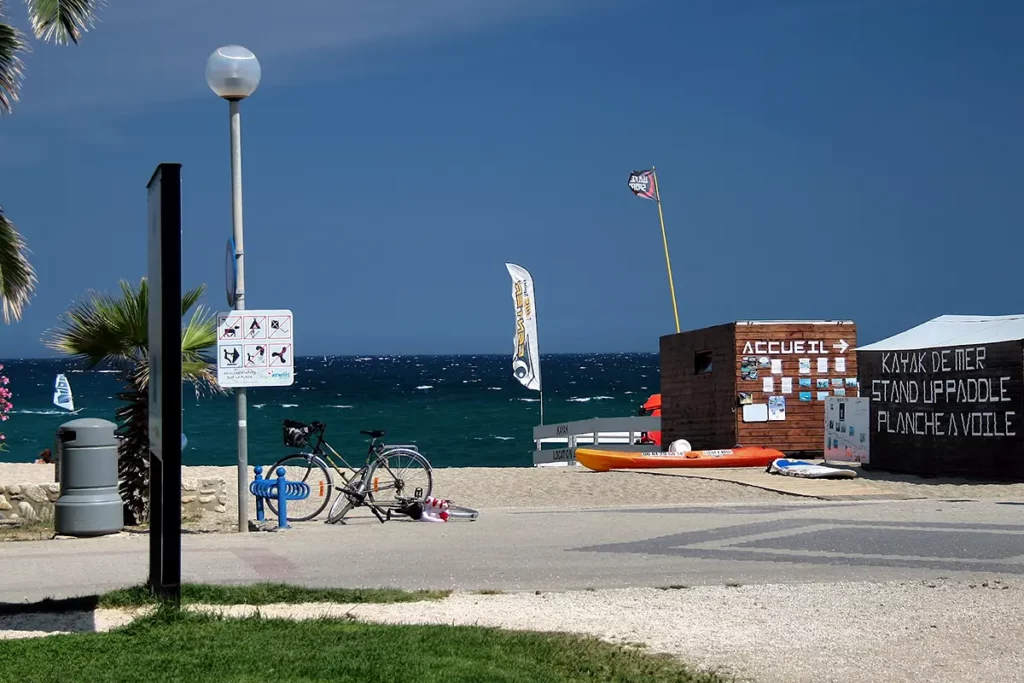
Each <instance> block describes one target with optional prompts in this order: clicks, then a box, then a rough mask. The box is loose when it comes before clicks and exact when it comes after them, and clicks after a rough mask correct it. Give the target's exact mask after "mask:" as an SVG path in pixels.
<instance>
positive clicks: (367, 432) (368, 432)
mask: <svg viewBox="0 0 1024 683" xmlns="http://www.w3.org/2000/svg"><path fill="white" fill-rule="evenodd" d="M359 433H360V434H362V435H363V436H368V437H370V438H371V439H380V438H383V437H384V434H385V433H386V432H385V431H384V430H383V429H364V430H363V431H361V432H359Z"/></svg>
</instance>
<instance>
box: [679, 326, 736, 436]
mask: <svg viewBox="0 0 1024 683" xmlns="http://www.w3.org/2000/svg"><path fill="white" fill-rule="evenodd" d="M734 329H735V325H734V324H733V323H728V324H725V325H716V326H715V327H708V328H704V329H701V330H693V331H689V332H683V333H681V334H671V335H666V336H664V337H662V338H661V344H660V347H661V404H662V405H661V429H662V444H663V447H664V448H667V447H668V445H669V444H671V443H672V442H673V441H675V440H676V439H686V440H687V441H689V442H690V445H691V446H692V447H693V448H694V449H696V450H701V449H708V448H729V447H731V446H733V445H734V444H735V443H736V413H735V411H736V408H735V405H736V401H735V396H736V355H735V344H734Z"/></svg>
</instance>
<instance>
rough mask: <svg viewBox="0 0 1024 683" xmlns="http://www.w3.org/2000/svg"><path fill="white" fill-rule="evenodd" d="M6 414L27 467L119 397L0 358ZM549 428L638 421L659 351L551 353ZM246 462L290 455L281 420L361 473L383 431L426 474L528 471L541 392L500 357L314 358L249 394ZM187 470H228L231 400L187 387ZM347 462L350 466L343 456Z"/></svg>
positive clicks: (95, 376)
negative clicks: (284, 381) (69, 399)
mask: <svg viewBox="0 0 1024 683" xmlns="http://www.w3.org/2000/svg"><path fill="white" fill-rule="evenodd" d="M0 364H3V365H4V366H5V367H4V370H3V374H5V375H6V376H7V377H8V378H9V379H10V384H9V385H8V388H9V389H11V391H12V392H13V396H12V398H11V403H12V404H13V405H14V409H13V410H12V411H11V413H10V419H9V420H8V421H7V422H3V423H0V432H2V433H3V434H4V435H5V436H6V442H5V443H6V444H7V445H8V447H9V450H8V452H4V453H0V460H2V461H7V462H31V461H32V460H34V459H35V458H36V457H38V454H39V452H40V451H41V450H42V449H44V448H48V447H49V448H52V446H53V441H54V434H55V432H56V430H57V428H58V427H60V425H61V424H63V423H64V422H67V421H68V420H71V419H75V418H82V417H95V418H102V419H107V420H111V421H113V420H114V419H115V418H114V411H115V410H116V408H117V406H118V400H117V398H116V396H117V393H118V391H119V390H120V388H121V384H120V379H119V375H118V373H117V371H116V370H112V369H98V370H97V369H93V370H87V369H85V368H83V367H81V366H76V365H75V364H74V363H73V362H70V361H68V360H65V359H60V360H53V359H46V360H31V359H29V360H7V361H0ZM58 373H65V374H66V375H67V377H68V379H69V380H70V383H71V389H72V392H73V393H74V400H75V408H76V409H80V412H78V413H77V414H76V415H68V414H67V413H66V412H65V411H63V410H61V409H59V408H57V407H56V406H54V405H53V384H54V380H55V378H56V375H57V374H58ZM541 373H542V379H543V385H544V421H545V422H546V423H553V422H566V421H571V420H584V419H588V418H592V417H618V416H629V415H636V414H637V411H638V409H639V407H640V405H641V404H642V403H643V402H644V401H646V400H647V398H648V397H649V396H650V395H651V394H652V393H657V392H658V391H660V380H659V357H658V354H635V353H623V354H555V355H544V356H542V358H541ZM248 400H249V415H248V426H249V462H250V464H259V463H261V462H265V463H270V462H273V460H276V459H277V458H278V457H280V456H282V455H286V454H288V453H289V452H290V451H293V450H294V449H288V448H286V447H285V446H284V444H283V440H282V439H283V436H282V422H283V421H284V420H286V419H291V420H298V421H300V422H311V421H313V420H319V421H320V422H323V423H324V424H326V425H327V432H326V439H327V441H328V443H330V444H331V446H333V447H334V448H335V449H336V450H338V451H339V452H340V453H342V455H344V456H345V457H346V459H348V460H349V461H350V462H358V463H359V464H362V462H363V457H364V455H365V452H366V437H363V436H361V435H360V434H359V431H360V430H363V429H383V430H386V431H387V436H386V438H385V439H384V440H385V442H386V443H393V444H416V445H417V446H418V447H419V449H420V451H421V452H422V453H423V454H424V455H426V456H427V458H428V459H429V460H430V461H431V463H432V464H433V465H434V466H435V467H529V466H532V464H533V460H532V451H533V447H534V446H533V427H534V426H536V425H537V424H539V420H540V413H539V401H540V397H539V395H538V392H536V391H530V390H527V389H526V388H525V387H523V386H522V385H521V384H519V382H518V381H517V380H516V379H515V378H514V377H513V376H512V363H511V358H510V357H509V356H504V355H502V356H498V355H493V356H488V355H480V356H359V357H354V356H317V357H307V358H299V359H297V361H296V380H295V384H294V385H293V386H290V387H280V388H265V389H264V388H261V389H250V390H249V391H248ZM183 405H184V416H183V420H184V432H185V436H186V438H187V445H186V448H185V451H184V452H183V454H182V458H183V462H184V464H186V465H233V464H235V462H236V461H237V446H236V443H237V441H236V430H235V425H236V419H235V401H234V398H233V396H232V395H230V394H229V395H218V396H209V395H205V396H198V397H197V396H196V394H195V391H194V390H193V389H192V388H191V387H190V386H189V385H185V387H184V401H183ZM350 456H351V457H350Z"/></svg>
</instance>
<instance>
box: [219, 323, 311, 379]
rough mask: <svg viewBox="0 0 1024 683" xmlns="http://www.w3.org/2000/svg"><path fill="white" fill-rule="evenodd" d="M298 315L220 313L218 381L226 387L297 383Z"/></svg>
mask: <svg viewBox="0 0 1024 683" xmlns="http://www.w3.org/2000/svg"><path fill="white" fill-rule="evenodd" d="M294 323H295V316H293V315H292V312H291V311H288V310H244V311H228V312H226V313H220V314H218V315H217V383H218V384H220V385H221V386H222V387H224V388H225V389H238V388H248V387H288V386H291V385H292V384H294V383H295V329H294Z"/></svg>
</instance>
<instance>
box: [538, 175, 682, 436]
mask: <svg viewBox="0 0 1024 683" xmlns="http://www.w3.org/2000/svg"><path fill="white" fill-rule="evenodd" d="M651 175H652V176H653V177H654V198H655V200H656V201H657V202H658V220H659V221H661V241H662V242H663V243H664V245H665V267H666V268H667V269H668V289H669V292H671V293H672V313H673V314H674V315H675V317H676V334H679V332H680V329H679V308H678V307H677V306H676V285H675V282H674V281H673V279H672V260H671V259H669V257H668V236H667V235H666V234H665V214H663V213H662V212H661V190H660V189H658V171H657V170H656V169H655V168H654V166H651ZM542 422H543V420H542Z"/></svg>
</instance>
